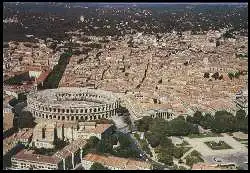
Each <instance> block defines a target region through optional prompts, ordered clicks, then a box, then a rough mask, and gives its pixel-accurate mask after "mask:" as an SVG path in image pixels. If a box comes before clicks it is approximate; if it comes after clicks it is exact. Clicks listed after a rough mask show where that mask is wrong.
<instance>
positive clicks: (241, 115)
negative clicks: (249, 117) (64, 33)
mask: <svg viewBox="0 0 250 173" xmlns="http://www.w3.org/2000/svg"><path fill="white" fill-rule="evenodd" d="M245 117H246V112H245V111H244V110H242V109H240V110H238V111H237V112H236V115H235V118H236V119H237V120H244V119H245Z"/></svg>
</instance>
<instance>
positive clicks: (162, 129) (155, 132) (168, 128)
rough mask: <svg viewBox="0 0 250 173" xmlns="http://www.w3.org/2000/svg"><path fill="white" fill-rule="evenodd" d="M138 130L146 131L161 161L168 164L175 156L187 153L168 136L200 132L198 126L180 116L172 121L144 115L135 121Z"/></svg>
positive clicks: (178, 156)
mask: <svg viewBox="0 0 250 173" xmlns="http://www.w3.org/2000/svg"><path fill="white" fill-rule="evenodd" d="M135 124H136V126H137V129H138V131H141V132H145V137H146V139H147V140H148V142H149V144H150V145H151V147H153V148H156V147H157V152H158V153H159V154H158V158H159V161H160V162H162V163H165V164H166V165H170V166H172V165H173V158H174V157H175V158H178V159H179V158H181V156H182V155H183V154H184V153H185V148H184V147H176V146H174V145H173V143H172V142H171V140H170V139H169V138H168V136H187V135H189V134H197V133H199V130H198V126H197V125H194V124H192V123H190V122H187V121H185V119H184V117H178V118H176V119H174V120H171V121H166V120H163V119H158V118H156V119H152V118H151V117H143V118H142V119H140V120H139V121H137V122H135Z"/></svg>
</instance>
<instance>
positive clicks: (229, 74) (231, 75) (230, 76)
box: [227, 72, 234, 80]
mask: <svg viewBox="0 0 250 173" xmlns="http://www.w3.org/2000/svg"><path fill="white" fill-rule="evenodd" d="M227 75H228V77H229V78H230V79H231V80H232V79H233V78H234V74H233V73H232V72H229V73H228V74H227Z"/></svg>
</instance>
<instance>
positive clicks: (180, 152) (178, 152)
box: [173, 147, 184, 159]
mask: <svg viewBox="0 0 250 173" xmlns="http://www.w3.org/2000/svg"><path fill="white" fill-rule="evenodd" d="M183 152H184V151H183V148H182V147H180V148H178V147H174V153H173V154H174V157H175V158H177V159H180V158H181V157H182V156H183V154H184V153H183Z"/></svg>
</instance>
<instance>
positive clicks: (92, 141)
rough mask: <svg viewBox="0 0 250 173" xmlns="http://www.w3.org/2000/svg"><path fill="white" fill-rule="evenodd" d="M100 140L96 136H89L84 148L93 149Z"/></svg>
mask: <svg viewBox="0 0 250 173" xmlns="http://www.w3.org/2000/svg"><path fill="white" fill-rule="evenodd" d="M99 141H100V140H99V139H98V138H97V137H96V136H91V137H90V138H89V139H88V140H87V144H86V148H95V147H96V146H97V144H98V142H99Z"/></svg>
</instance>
